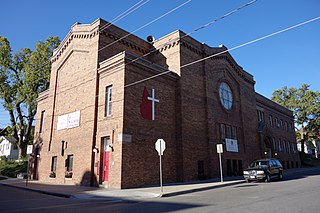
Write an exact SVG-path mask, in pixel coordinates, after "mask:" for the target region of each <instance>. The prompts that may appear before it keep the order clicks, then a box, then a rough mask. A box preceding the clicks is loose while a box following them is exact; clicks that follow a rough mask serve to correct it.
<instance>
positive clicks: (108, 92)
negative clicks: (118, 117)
mask: <svg viewBox="0 0 320 213" xmlns="http://www.w3.org/2000/svg"><path fill="white" fill-rule="evenodd" d="M105 105H106V106H105V107H106V109H105V116H106V117H109V116H111V115H112V85H111V86H107V87H106V103H105Z"/></svg>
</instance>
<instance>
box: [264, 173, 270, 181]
mask: <svg viewBox="0 0 320 213" xmlns="http://www.w3.org/2000/svg"><path fill="white" fill-rule="evenodd" d="M270 180H271V178H270V175H269V174H267V175H266V179H265V180H264V181H265V182H266V183H269V182H270Z"/></svg>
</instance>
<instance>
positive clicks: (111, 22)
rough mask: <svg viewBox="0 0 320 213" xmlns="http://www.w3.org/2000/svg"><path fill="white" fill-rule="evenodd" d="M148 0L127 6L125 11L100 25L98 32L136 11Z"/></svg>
mask: <svg viewBox="0 0 320 213" xmlns="http://www.w3.org/2000/svg"><path fill="white" fill-rule="evenodd" d="M149 1H150V0H141V1H139V2H138V3H136V4H134V5H133V6H131V7H130V8H128V9H127V10H126V11H124V12H122V13H121V14H119V15H118V16H116V17H115V18H114V19H112V20H111V21H110V23H108V24H106V25H104V26H103V27H101V29H100V32H102V31H104V30H105V29H107V28H109V27H110V26H111V25H113V24H115V23H117V22H118V21H120V20H121V19H123V18H125V17H126V16H128V15H129V14H130V13H132V12H134V11H136V10H137V9H139V8H140V7H142V6H143V5H145V4H146V3H148V2H149Z"/></svg>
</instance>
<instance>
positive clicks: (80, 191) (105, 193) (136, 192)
mask: <svg viewBox="0 0 320 213" xmlns="http://www.w3.org/2000/svg"><path fill="white" fill-rule="evenodd" d="M310 171H314V172H316V173H318V174H320V167H311V168H299V169H289V170H284V177H286V176H287V175H288V176H289V175H294V174H295V175H297V174H301V175H303V174H304V173H306V172H310ZM240 183H244V179H243V178H242V177H228V178H225V180H224V182H220V179H212V180H206V181H195V182H189V183H175V184H166V185H164V186H163V193H161V191H160V187H159V186H156V187H144V188H134V189H121V190H120V189H106V188H102V187H100V188H98V187H97V188H94V187H84V186H77V185H53V184H45V183H40V182H38V181H28V184H27V185H26V180H24V179H16V178H9V179H6V180H1V181H0V184H2V185H7V186H10V187H16V188H21V189H25V190H31V191H35V192H39V193H43V194H49V195H54V196H60V197H65V198H76V199H104V200H141V199H148V198H157V197H170V196H176V195H182V194H188V193H192V192H197V191H204V190H210V189H215V188H220V187H226V186H231V185H236V184H240Z"/></svg>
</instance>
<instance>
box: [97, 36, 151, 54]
mask: <svg viewBox="0 0 320 213" xmlns="http://www.w3.org/2000/svg"><path fill="white" fill-rule="evenodd" d="M100 34H102V35H104V36H105V37H106V38H109V39H111V40H113V42H115V41H117V42H118V43H121V44H123V45H125V46H127V47H130V48H131V49H133V50H136V51H139V52H141V53H142V54H146V53H148V52H149V51H148V50H147V49H146V48H144V47H142V46H140V45H138V44H136V43H135V42H133V41H131V40H129V39H125V38H122V39H121V36H118V35H115V34H114V33H112V32H105V31H103V32H100Z"/></svg>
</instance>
